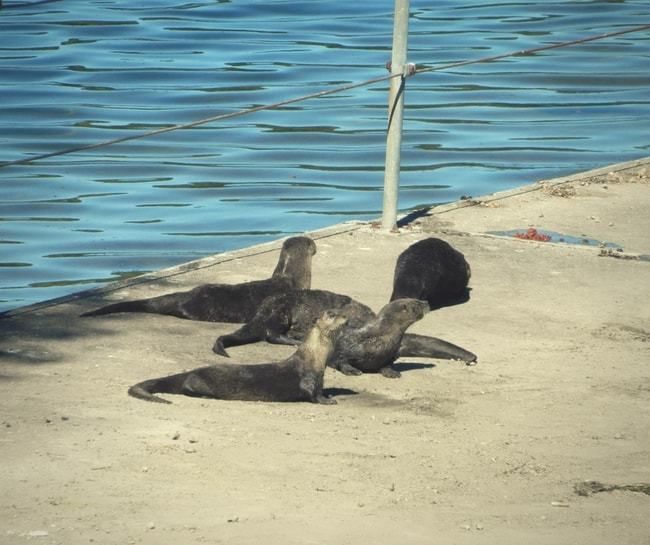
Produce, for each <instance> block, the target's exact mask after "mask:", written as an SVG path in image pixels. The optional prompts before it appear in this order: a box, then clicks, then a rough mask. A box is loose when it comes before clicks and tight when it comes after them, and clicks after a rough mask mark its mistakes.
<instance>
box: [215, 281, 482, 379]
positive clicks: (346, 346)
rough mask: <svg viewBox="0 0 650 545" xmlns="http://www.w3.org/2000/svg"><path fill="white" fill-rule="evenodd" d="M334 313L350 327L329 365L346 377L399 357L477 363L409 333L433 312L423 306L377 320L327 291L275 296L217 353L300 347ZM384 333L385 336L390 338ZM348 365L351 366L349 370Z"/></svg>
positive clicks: (389, 311)
mask: <svg viewBox="0 0 650 545" xmlns="http://www.w3.org/2000/svg"><path fill="white" fill-rule="evenodd" d="M394 303H396V302H394ZM403 306H405V307H406V308H407V309H408V311H410V312H411V313H412V316H411V317H410V318H408V319H406V318H404V317H399V316H398V315H399V312H398V309H400V308H402V307H403ZM328 308H337V309H343V310H344V311H345V313H346V315H347V316H348V323H347V324H346V326H345V328H344V330H343V332H342V333H341V334H340V335H339V338H338V341H337V344H336V347H335V349H334V352H333V354H332V356H331V357H330V361H329V362H328V365H330V366H332V367H335V368H337V369H339V370H340V371H342V372H344V373H348V374H359V372H377V371H381V370H382V369H385V368H389V367H390V365H392V363H393V362H394V361H395V360H396V359H397V358H398V357H405V356H414V357H429V358H441V359H459V360H463V361H465V362H467V363H473V362H475V361H476V356H475V355H474V354H472V353H471V352H468V351H467V350H464V349H463V348H461V347H459V346H456V345H454V344H451V343H448V342H446V341H443V340H441V339H437V338H435V337H428V336H425V335H413V334H409V333H406V334H405V333H404V331H405V330H406V329H407V328H408V327H409V326H410V325H411V324H412V323H413V322H415V321H417V320H419V319H420V318H422V316H424V311H422V316H419V318H415V316H417V315H418V314H419V311H420V310H421V309H423V308H424V309H425V310H427V308H425V307H423V306H422V302H420V304H415V303H409V304H404V305H401V306H400V305H397V304H394V305H392V306H391V304H389V305H386V306H385V307H384V308H383V309H382V310H381V312H380V313H379V315H375V313H374V312H373V311H372V310H371V309H370V308H368V307H367V306H366V305H364V304H362V303H359V302H358V301H355V300H354V299H352V298H350V297H347V296H346V295H340V294H338V293H332V292H330V291H323V290H297V291H294V292H290V293H285V294H281V295H277V296H274V297H270V298H269V299H267V300H266V301H264V303H262V305H260V308H259V310H258V312H257V314H256V315H255V317H254V318H253V319H252V320H251V321H250V322H248V323H247V324H245V325H243V326H242V327H241V328H239V329H238V330H237V331H235V332H233V333H231V334H228V335H222V336H221V337H219V338H218V339H217V341H216V342H215V344H214V347H213V351H214V352H216V353H217V354H221V355H222V356H228V353H227V352H226V348H228V347H230V346H239V345H242V344H248V343H253V342H257V341H263V340H266V341H268V342H270V343H275V344H297V343H298V342H300V340H301V339H302V338H304V335H305V332H306V331H307V330H308V329H309V328H310V327H311V325H312V324H313V323H314V320H315V319H316V318H317V317H318V316H319V315H320V314H321V313H322V312H323V311H324V310H325V309H328ZM404 312H406V311H404ZM404 316H406V314H405V315H404ZM390 320H394V321H395V324H392V325H391V324H388V325H386V324H387V323H388V322H389V321H390ZM409 320H411V321H409ZM382 324H383V325H382ZM394 328H396V329H394ZM382 331H385V334H384V335H382ZM348 339H350V340H349V341H348ZM364 339H365V340H364ZM395 343H397V344H395ZM355 345H356V346H355ZM359 348H360V349H361V353H360V350H359ZM366 349H367V355H366V357H364V356H363V355H362V353H363V351H364V350H366ZM346 362H347V363H349V364H350V365H347V366H346V365H345V363H346ZM354 369H356V371H355V370H354ZM391 371H393V370H389V369H387V370H386V371H381V372H382V374H384V375H391V374H392V375H396V374H397V373H396V372H391Z"/></svg>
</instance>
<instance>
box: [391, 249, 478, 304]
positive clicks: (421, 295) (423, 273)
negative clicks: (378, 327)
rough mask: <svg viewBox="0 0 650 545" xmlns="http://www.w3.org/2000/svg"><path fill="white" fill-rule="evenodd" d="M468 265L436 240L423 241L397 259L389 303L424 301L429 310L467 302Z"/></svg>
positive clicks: (453, 251)
mask: <svg viewBox="0 0 650 545" xmlns="http://www.w3.org/2000/svg"><path fill="white" fill-rule="evenodd" d="M470 276H471V271H470V267H469V263H467V261H466V260H465V257H464V256H463V254H462V253H460V252H459V251H458V250H456V249H454V248H453V247H452V246H451V245H450V244H448V243H447V242H445V241H444V240H440V239H439V238H433V237H432V238H427V239H424V240H421V241H419V242H416V243H415V244H412V245H411V246H409V247H408V248H407V249H406V250H404V251H403V252H402V253H401V254H400V255H399V257H398V258H397V263H396V265H395V275H394V279H393V293H392V295H391V297H390V300H391V301H394V300H395V299H403V298H412V299H420V300H421V301H427V302H428V303H429V308H430V309H431V310H434V309H437V308H440V307H445V306H449V305H455V304H458V303H464V302H465V301H467V300H468V299H469V289H468V288H467V284H468V282H469V279H470Z"/></svg>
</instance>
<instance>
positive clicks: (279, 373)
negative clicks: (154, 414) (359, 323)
mask: <svg viewBox="0 0 650 545" xmlns="http://www.w3.org/2000/svg"><path fill="white" fill-rule="evenodd" d="M346 319H347V318H346V316H345V313H343V312H339V311H326V312H325V313H323V315H322V316H321V317H320V318H319V319H318V320H317V321H316V324H315V325H314V327H313V328H312V329H311V330H310V331H309V333H308V334H307V337H306V339H305V341H304V342H303V343H302V344H301V345H300V346H299V347H298V349H297V350H296V352H295V353H294V354H293V355H291V356H290V357H289V358H287V359H286V360H284V361H281V362H277V363H262V364H255V365H235V364H226V365H223V364H221V365H211V366H208V367H200V368H198V369H194V370H193V371H188V372H185V373H178V374H176V375H171V376H169V377H163V378H157V379H151V380H145V381H144V382H140V383H139V384H136V385H134V386H132V387H131V388H129V395H132V396H133V397H137V398H139V399H144V400H146V401H156V402H159V403H170V402H169V401H167V400H166V399H163V398H161V397H157V396H155V395H154V394H156V393H166V394H183V395H187V396H193V397H208V398H215V399H237V400H243V401H310V402H312V403H325V404H332V403H336V401H335V400H333V399H330V398H327V397H325V396H324V395H323V376H324V373H325V367H326V362H327V359H328V357H329V355H330V353H331V352H332V350H333V347H334V343H335V341H336V337H337V335H338V334H339V331H340V329H341V328H342V327H343V324H344V323H345V321H346Z"/></svg>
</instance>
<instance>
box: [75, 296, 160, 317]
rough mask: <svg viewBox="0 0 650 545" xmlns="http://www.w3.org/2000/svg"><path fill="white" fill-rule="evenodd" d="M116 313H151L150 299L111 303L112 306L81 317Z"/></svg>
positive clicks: (92, 311)
mask: <svg viewBox="0 0 650 545" xmlns="http://www.w3.org/2000/svg"><path fill="white" fill-rule="evenodd" d="M116 312H152V309H151V299H137V300H135V301H122V302H120V303H113V304H112V305H107V306H105V307H101V308H98V309H95V310H91V311H89V312H84V313H83V314H82V315H81V316H83V317H86V316H103V315H104V314H115V313H116Z"/></svg>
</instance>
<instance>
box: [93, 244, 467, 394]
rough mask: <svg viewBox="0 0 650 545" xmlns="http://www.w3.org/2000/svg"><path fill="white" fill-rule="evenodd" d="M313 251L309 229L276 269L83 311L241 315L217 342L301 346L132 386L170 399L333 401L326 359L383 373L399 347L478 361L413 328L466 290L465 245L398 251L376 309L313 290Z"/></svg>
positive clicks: (219, 349)
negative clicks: (388, 289)
mask: <svg viewBox="0 0 650 545" xmlns="http://www.w3.org/2000/svg"><path fill="white" fill-rule="evenodd" d="M315 253H316V245H315V243H314V241H313V240H312V239H310V238H307V237H292V238H289V239H287V240H286V241H285V242H284V244H283V246H282V250H281V252H280V257H279V260H278V264H277V266H276V267H275V270H274V271H273V274H272V275H271V277H270V278H268V279H265V280H257V281H252V282H245V283H242V284H205V285H202V286H198V287H196V288H194V289H192V290H190V291H185V292H176V293H170V294H167V295H161V296H159V297H153V298H149V299H140V300H135V301H125V302H120V303H114V304H112V305H108V306H105V307H102V308H99V309H97V310H94V311H91V312H86V313H85V314H82V316H99V315H104V314H113V313H117V312H148V313H154V314H166V315H171V316H176V317H178V318H184V319H187V320H202V321H210V322H232V323H244V325H243V326H242V327H240V328H239V329H238V330H236V331H234V332H233V333H230V334H228V335H222V336H220V337H219V338H218V339H217V340H216V342H215V344H214V347H213V351H214V352H215V353H217V354H220V355H222V356H226V357H227V356H228V353H227V351H226V348H228V347H231V346H239V345H243V344H247V343H252V342H257V341H267V342H270V343H276V344H289V345H298V347H297V350H296V352H294V353H293V354H292V355H291V356H290V357H289V358H287V359H285V360H283V361H280V362H273V363H263V364H254V365H252V364H251V365H246V364H230V363H225V364H224V363H222V364H213V365H209V366H206V367H200V368H198V369H194V370H192V371H187V372H184V373H178V374H175V375H171V376H168V377H162V378H156V379H151V380H146V381H144V382H140V383H138V384H136V385H134V386H132V387H131V388H129V394H130V395H132V396H134V397H137V398H140V399H144V400H147V401H157V402H160V403H170V402H169V401H167V400H166V399H163V398H161V397H158V396H156V395H154V394H157V393H165V394H184V395H188V396H194V397H209V398H215V399H237V400H245V401H310V402H313V403H327V404H332V403H336V401H335V400H333V399H331V398H329V397H326V396H324V395H323V377H324V374H325V368H326V366H330V367H333V368H335V369H338V370H339V371H341V372H342V373H345V374H346V375H360V374H361V373H377V372H379V373H381V374H382V375H384V376H385V377H389V378H395V377H399V376H400V374H399V371H397V370H396V369H395V368H394V367H393V363H394V362H395V360H396V359H397V358H399V357H402V356H416V357H431V358H441V359H456V360H462V361H465V362H467V363H468V364H471V363H474V362H476V356H475V355H474V354H472V353H471V352H468V351H467V350H464V349H463V348H461V347H459V346H456V345H453V344H451V343H448V342H445V341H443V340H441V339H437V338H435V337H428V336H425V335H414V334H409V333H406V330H407V328H408V327H409V326H411V325H412V324H413V323H415V322H417V321H418V320H420V319H421V318H423V317H424V315H425V314H426V313H427V312H428V311H429V310H434V309H437V308H440V307H443V306H447V305H452V304H457V303H461V302H464V301H466V300H467V299H468V288H467V284H468V282H469V278H470V267H469V264H468V263H467V261H466V260H465V258H464V256H463V254H461V253H460V252H459V251H457V250H456V249H454V248H453V247H452V246H450V245H449V244H448V243H447V242H445V241H443V240H440V239H438V238H427V239H424V240H421V241H419V242H416V243H415V244H413V245H411V246H410V247H409V248H407V249H406V250H405V251H404V252H402V253H401V254H400V256H399V257H398V259H397V264H396V266H395V275H394V280H393V292H392V295H391V297H390V302H389V303H388V304H387V305H386V306H384V307H383V308H382V309H381V310H380V311H379V313H378V314H375V313H374V312H373V311H372V310H371V309H370V308H368V307H367V306H365V305H363V304H362V303H359V302H358V301H355V300H354V299H352V298H350V297H347V296H345V295H339V294H337V293H333V292H330V291H324V290H312V289H310V286H311V263H312V256H313V255H314V254H315Z"/></svg>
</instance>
